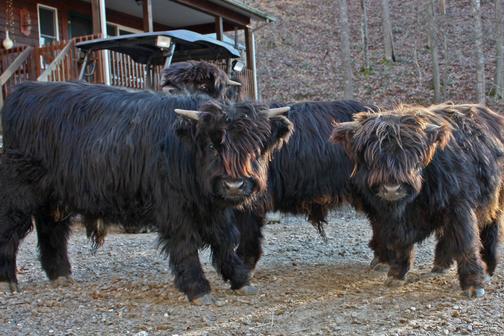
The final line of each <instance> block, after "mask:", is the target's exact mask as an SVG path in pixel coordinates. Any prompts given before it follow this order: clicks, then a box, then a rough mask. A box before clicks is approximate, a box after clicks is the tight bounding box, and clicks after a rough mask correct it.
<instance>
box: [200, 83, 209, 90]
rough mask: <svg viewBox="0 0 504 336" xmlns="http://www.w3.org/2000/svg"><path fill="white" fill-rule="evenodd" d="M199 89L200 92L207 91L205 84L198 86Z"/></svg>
mask: <svg viewBox="0 0 504 336" xmlns="http://www.w3.org/2000/svg"><path fill="white" fill-rule="evenodd" d="M199 88H200V89H201V90H206V89H207V85H206V84H201V85H200V86H199Z"/></svg>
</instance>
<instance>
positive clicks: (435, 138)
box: [425, 124, 452, 149]
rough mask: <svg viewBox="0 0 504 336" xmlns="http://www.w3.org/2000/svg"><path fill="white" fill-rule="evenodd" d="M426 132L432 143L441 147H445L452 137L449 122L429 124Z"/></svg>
mask: <svg viewBox="0 0 504 336" xmlns="http://www.w3.org/2000/svg"><path fill="white" fill-rule="evenodd" d="M425 132H426V133H427V135H428V136H429V139H430V140H431V143H432V144H434V143H435V144H437V145H438V147H439V148H441V149H444V148H445V147H446V145H448V142H450V139H451V137H452V132H451V128H450V126H449V125H447V124H442V125H434V124H428V125H427V127H426V128H425Z"/></svg>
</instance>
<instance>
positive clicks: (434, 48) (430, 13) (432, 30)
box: [427, 0, 441, 103]
mask: <svg viewBox="0 0 504 336" xmlns="http://www.w3.org/2000/svg"><path fill="white" fill-rule="evenodd" d="M434 7H435V6H434V0H429V4H428V6H427V17H428V22H429V23H428V26H429V41H430V43H429V44H430V51H431V58H432V84H433V86H434V102H436V103H437V102H439V101H440V100H441V84H440V80H439V51H438V41H437V26H436V12H435V11H434Z"/></svg>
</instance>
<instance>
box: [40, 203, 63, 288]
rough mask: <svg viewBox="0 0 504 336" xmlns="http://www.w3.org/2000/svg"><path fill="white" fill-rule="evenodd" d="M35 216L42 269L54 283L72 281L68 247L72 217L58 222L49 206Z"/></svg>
mask: <svg viewBox="0 0 504 336" xmlns="http://www.w3.org/2000/svg"><path fill="white" fill-rule="evenodd" d="M34 217H35V227H36V228H37V237H38V247H39V252H40V262H41V264H42V269H43V270H44V271H45V273H46V274H47V277H48V278H49V280H51V281H53V284H54V285H59V284H65V283H68V282H72V280H71V277H70V275H71V273H72V272H71V267H70V261H69V260H68V248H67V242H68V237H69V236H70V218H66V219H63V220H61V221H58V222H56V221H55V220H54V218H53V214H52V213H51V211H50V209H49V208H43V209H41V210H40V211H38V212H37V213H36V214H35V216H34Z"/></svg>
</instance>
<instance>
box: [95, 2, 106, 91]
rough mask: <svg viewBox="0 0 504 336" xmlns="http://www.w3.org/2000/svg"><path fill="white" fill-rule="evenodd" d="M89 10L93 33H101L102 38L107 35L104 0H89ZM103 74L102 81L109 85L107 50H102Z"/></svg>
mask: <svg viewBox="0 0 504 336" xmlns="http://www.w3.org/2000/svg"><path fill="white" fill-rule="evenodd" d="M91 11H92V15H93V34H99V33H101V34H102V38H106V37H107V17H106V13H105V0H91ZM102 55H103V76H104V78H103V79H104V82H105V84H107V85H110V64H109V60H110V58H109V52H108V50H104V51H103V54H102Z"/></svg>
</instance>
